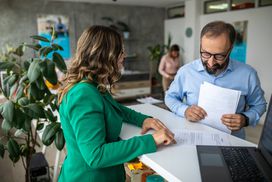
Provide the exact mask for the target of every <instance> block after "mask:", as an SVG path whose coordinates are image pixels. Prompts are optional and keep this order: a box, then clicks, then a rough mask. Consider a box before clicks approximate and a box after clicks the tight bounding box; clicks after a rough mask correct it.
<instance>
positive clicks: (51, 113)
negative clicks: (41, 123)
mask: <svg viewBox="0 0 272 182" xmlns="http://www.w3.org/2000/svg"><path fill="white" fill-rule="evenodd" d="M44 114H45V116H46V118H47V119H48V120H49V121H52V122H56V120H55V117H54V114H53V112H52V111H51V109H47V111H45V112H44Z"/></svg>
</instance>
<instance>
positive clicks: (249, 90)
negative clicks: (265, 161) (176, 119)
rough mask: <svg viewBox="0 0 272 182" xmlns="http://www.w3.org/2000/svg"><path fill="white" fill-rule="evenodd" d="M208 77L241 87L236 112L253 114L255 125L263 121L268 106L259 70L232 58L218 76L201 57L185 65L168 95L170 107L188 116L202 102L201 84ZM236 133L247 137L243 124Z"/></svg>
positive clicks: (166, 97)
mask: <svg viewBox="0 0 272 182" xmlns="http://www.w3.org/2000/svg"><path fill="white" fill-rule="evenodd" d="M204 81H206V82H209V83H212V84H214V85H218V86H220V87H224V88H230V89H235V90H240V91H241V96H240V100H239V104H238V107H237V110H236V113H243V114H245V115H246V116H247V117H248V118H249V125H252V126H255V125H256V124H257V123H258V122H259V120H260V117H261V116H262V114H263V113H264V112H265V110H266V101H265V99H264V91H263V90H262V88H261V85H260V80H259V78H258V75H257V72H256V71H255V70H254V69H253V68H252V67H251V66H249V65H247V64H244V63H240V62H238V61H233V60H230V62H229V64H228V67H227V69H226V70H225V71H224V72H222V73H220V74H219V75H217V76H214V75H211V74H209V73H207V72H206V70H205V68H204V67H203V65H202V62H201V60H200V59H198V60H195V61H193V62H191V63H189V64H186V65H184V66H183V67H181V68H180V69H179V71H178V73H177V75H176V76H175V79H174V81H173V82H172V84H171V85H170V88H169V90H168V91H167V92H166V95H165V103H166V105H167V106H168V108H169V109H170V110H171V111H172V112H174V113H175V114H177V115H179V116H182V117H184V113H185V110H186V109H187V108H188V107H189V106H191V105H197V104H198V97H199V90H200V85H201V84H202V83H203V82H204ZM226 114H231V113H226ZM218 122H221V121H218ZM232 134H233V135H236V136H238V137H240V138H245V132H244V129H243V128H242V129H241V130H239V131H236V132H232Z"/></svg>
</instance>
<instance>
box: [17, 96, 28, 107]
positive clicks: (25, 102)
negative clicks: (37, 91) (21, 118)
mask: <svg viewBox="0 0 272 182" xmlns="http://www.w3.org/2000/svg"><path fill="white" fill-rule="evenodd" d="M18 103H19V104H20V105H21V106H26V105H28V104H29V100H28V98H27V97H22V98H20V99H19V100H18Z"/></svg>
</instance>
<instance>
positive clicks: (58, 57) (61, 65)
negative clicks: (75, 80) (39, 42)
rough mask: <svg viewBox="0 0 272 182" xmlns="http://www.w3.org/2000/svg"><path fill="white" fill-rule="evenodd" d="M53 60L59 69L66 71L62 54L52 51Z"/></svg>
mask: <svg viewBox="0 0 272 182" xmlns="http://www.w3.org/2000/svg"><path fill="white" fill-rule="evenodd" d="M53 61H54V63H55V64H56V65H57V67H58V68H59V70H60V71H62V72H66V71H67V67H66V64H65V62H64V60H63V58H62V56H61V55H60V54H59V53H57V52H54V53H53Z"/></svg>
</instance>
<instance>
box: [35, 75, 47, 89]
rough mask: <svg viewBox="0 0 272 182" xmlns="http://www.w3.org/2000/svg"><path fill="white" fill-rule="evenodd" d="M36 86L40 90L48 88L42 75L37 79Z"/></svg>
mask: <svg viewBox="0 0 272 182" xmlns="http://www.w3.org/2000/svg"><path fill="white" fill-rule="evenodd" d="M35 83H36V86H37V87H38V88H39V89H40V90H44V89H45V88H46V85H45V83H44V80H43V77H42V76H40V77H39V78H38V79H37V80H36V81H35Z"/></svg>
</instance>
